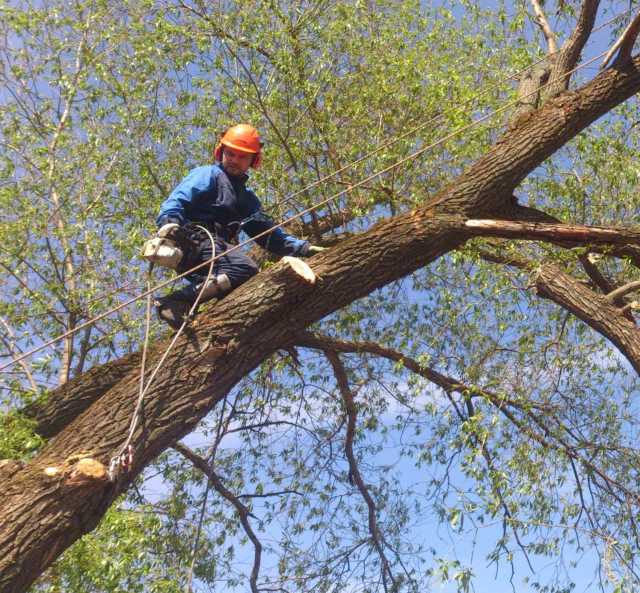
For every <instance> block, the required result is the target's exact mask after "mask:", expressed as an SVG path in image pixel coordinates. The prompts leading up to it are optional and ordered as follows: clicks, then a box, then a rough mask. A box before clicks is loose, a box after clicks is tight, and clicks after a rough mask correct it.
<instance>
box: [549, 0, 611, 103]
mask: <svg viewBox="0 0 640 593" xmlns="http://www.w3.org/2000/svg"><path fill="white" fill-rule="evenodd" d="M599 5H600V0H583V2H582V7H581V9H580V16H579V17H578V22H577V23H576V26H575V29H574V30H573V32H572V33H571V35H570V37H569V39H567V41H566V42H565V43H564V45H563V46H562V49H561V50H560V51H559V52H557V53H555V54H553V55H552V56H550V58H549V59H550V63H551V72H550V74H549V84H548V85H547V86H546V88H545V89H544V90H543V91H542V97H543V102H544V101H546V100H548V99H551V98H553V97H557V96H558V95H559V94H560V93H562V92H563V91H565V90H566V89H567V88H569V81H570V76H568V73H569V72H571V70H573V68H575V65H576V64H577V63H578V60H579V59H580V54H581V53H582V48H583V47H584V45H585V43H586V42H587V40H588V39H589V36H590V35H591V30H592V29H593V24H594V23H595V20H596V15H597V13H598V6H599Z"/></svg>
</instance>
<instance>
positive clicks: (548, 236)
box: [465, 219, 640, 245]
mask: <svg viewBox="0 0 640 593" xmlns="http://www.w3.org/2000/svg"><path fill="white" fill-rule="evenodd" d="M465 226H466V227H467V228H468V229H470V230H471V231H472V232H475V233H477V234H478V235H479V236H484V237H502V238H505V239H523V240H531V241H550V242H552V243H571V244H574V245H596V244H600V245H640V228H630V227H599V226H584V225H575V224H549V223H526V222H515V221H507V220H478V219H471V220H467V221H466V222H465Z"/></svg>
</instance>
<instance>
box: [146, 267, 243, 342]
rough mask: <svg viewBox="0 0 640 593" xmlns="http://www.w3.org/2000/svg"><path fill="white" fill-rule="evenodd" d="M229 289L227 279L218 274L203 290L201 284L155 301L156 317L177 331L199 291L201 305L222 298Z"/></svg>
mask: <svg viewBox="0 0 640 593" xmlns="http://www.w3.org/2000/svg"><path fill="white" fill-rule="evenodd" d="M231 288H232V287H231V282H230V281H229V277H228V276H227V275H226V274H219V275H218V276H213V277H212V278H210V279H209V282H207V287H206V288H205V289H204V290H202V283H201V284H198V285H196V286H193V285H191V286H190V287H188V288H185V289H183V290H178V291H176V292H172V293H169V294H168V295H166V296H163V297H160V298H158V299H156V300H155V305H156V311H157V313H158V317H159V318H160V319H161V320H162V321H164V322H165V323H167V324H169V325H170V326H171V327H172V328H173V329H175V330H178V329H180V326H181V325H182V324H183V323H184V321H185V319H186V316H187V313H189V309H191V306H192V305H193V303H195V301H196V299H197V298H198V295H199V294H200V291H202V294H201V296H200V302H199V304H202V303H206V302H207V301H210V300H211V299H214V298H218V299H220V298H222V297H223V296H225V295H226V294H227V293H229V292H231ZM186 293H189V294H186ZM194 313H195V311H194Z"/></svg>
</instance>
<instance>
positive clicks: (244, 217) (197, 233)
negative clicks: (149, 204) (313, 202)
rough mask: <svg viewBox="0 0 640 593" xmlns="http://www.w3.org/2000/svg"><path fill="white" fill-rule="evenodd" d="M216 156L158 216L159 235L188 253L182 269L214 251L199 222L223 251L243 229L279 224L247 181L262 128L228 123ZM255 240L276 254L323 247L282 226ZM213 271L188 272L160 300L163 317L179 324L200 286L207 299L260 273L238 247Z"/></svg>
mask: <svg viewBox="0 0 640 593" xmlns="http://www.w3.org/2000/svg"><path fill="white" fill-rule="evenodd" d="M214 158H215V161H216V162H215V163H214V164H213V165H205V166H202V167H196V168H195V169H193V170H192V171H191V172H190V173H189V174H188V175H187V176H186V177H185V178H184V179H183V180H182V181H181V182H180V184H179V185H178V186H177V187H176V188H175V189H174V190H173V192H171V194H170V195H169V197H168V198H167V199H166V200H165V201H164V202H163V204H162V206H161V207H160V214H159V215H158V218H157V220H156V222H157V225H158V227H159V230H158V235H159V236H160V237H165V238H169V239H171V240H173V241H175V242H176V243H177V244H178V245H179V246H180V247H182V249H183V251H184V252H185V255H184V257H183V259H182V261H181V262H180V264H179V266H178V270H179V271H181V272H182V271H186V270H189V269H191V268H193V267H194V266H197V265H198V264H202V263H204V262H206V261H207V260H210V259H211V257H212V255H213V250H212V246H211V241H210V239H209V237H208V236H207V235H206V233H203V232H202V231H201V230H200V229H198V228H197V226H196V225H199V226H202V227H205V228H207V229H208V230H209V232H210V233H211V235H212V236H213V237H214V242H215V253H216V254H218V255H219V254H222V253H224V252H225V251H227V250H228V249H230V247H231V245H232V244H234V243H237V235H238V232H239V231H240V230H242V231H244V232H245V233H247V234H248V235H249V236H250V237H256V236H257V235H261V234H262V233H265V231H268V230H269V229H271V228H272V227H273V226H274V222H273V221H272V220H271V219H270V218H269V217H268V216H266V215H265V214H264V213H263V212H262V207H261V204H260V200H258V198H257V197H256V195H255V194H254V193H253V192H252V191H251V190H249V189H247V187H246V185H245V184H246V181H247V179H248V176H247V171H248V170H249V168H251V167H253V168H254V169H257V168H258V167H259V166H260V161H261V160H262V142H261V140H260V136H259V134H258V131H257V130H256V129H255V128H254V127H252V126H250V125H248V124H239V125H236V126H233V127H231V128H229V129H228V130H227V131H226V132H225V134H224V135H223V137H222V139H221V140H220V142H219V143H218V145H217V146H216V148H215V150H214ZM256 242H257V243H258V244H259V245H260V246H261V247H263V248H265V249H267V250H269V251H271V252H272V253H275V254H276V255H302V256H306V255H312V254H313V253H317V252H319V251H321V250H322V247H317V246H314V245H310V244H309V242H308V241H304V240H302V239H298V238H296V237H294V236H292V235H289V234H287V233H285V232H284V231H283V230H282V229H281V228H276V229H273V231H271V232H270V233H268V234H264V235H262V236H258V237H257V238H256ZM208 271H209V268H208V267H207V266H203V267H202V268H200V269H199V270H196V271H195V272H194V273H192V274H190V275H189V276H187V279H188V281H189V284H188V286H186V287H184V288H182V289H180V290H177V291H174V292H172V293H170V294H168V295H166V296H164V297H161V298H159V299H157V300H156V307H157V312H158V317H160V319H162V320H163V321H165V322H166V323H168V324H169V325H170V326H171V327H173V328H174V329H177V328H179V327H180V325H181V324H182V323H183V321H184V318H185V315H186V314H187V312H188V311H189V309H190V308H191V306H192V305H193V303H194V302H195V300H196V298H197V296H198V294H199V293H200V291H201V290H202V291H203V292H202V297H201V299H202V301H203V302H204V301H207V300H210V299H213V298H221V297H223V296H224V295H226V294H228V293H229V292H231V291H232V290H233V289H234V288H236V287H238V286H240V284H242V283H244V282H246V281H247V280H248V279H249V278H251V277H252V276H253V275H255V274H257V273H258V267H257V266H256V264H255V262H254V261H253V260H252V259H251V258H250V257H248V256H247V255H245V254H244V253H242V252H241V251H240V250H235V251H233V252H231V253H227V254H225V255H223V256H222V257H220V258H219V259H218V260H216V261H215V263H214V267H213V272H212V275H211V278H209V280H208V281H207V276H208ZM205 282H206V283H207V284H206V286H203V285H204V283H205Z"/></svg>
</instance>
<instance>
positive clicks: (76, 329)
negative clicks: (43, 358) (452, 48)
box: [0, 50, 608, 371]
mask: <svg viewBox="0 0 640 593" xmlns="http://www.w3.org/2000/svg"><path fill="white" fill-rule="evenodd" d="M607 51H608V50H605V51H603V52H601V53H600V54H598V55H597V56H595V57H593V58H591V59H590V60H588V61H586V62H583V63H582V64H579V65H578V66H576V67H575V68H573V69H571V70H569V71H568V72H566V73H565V74H563V78H566V77H568V76H570V75H571V74H573V73H575V72H577V71H579V70H581V69H582V68H586V67H587V66H589V65H591V64H592V63H593V62H595V61H596V60H598V59H600V58H601V57H603V56H604V55H605V54H606V53H607ZM550 82H551V81H548V82H546V83H544V84H542V85H540V87H539V88H537V89H535V90H534V91H531V92H530V93H527V94H526V95H524V96H522V97H518V98H517V99H515V100H513V101H510V102H508V103H506V104H505V105H503V106H502V107H500V108H498V109H496V110H494V111H492V112H490V113H488V114H486V115H484V116H482V117H480V118H478V119H477V120H474V121H472V122H471V123H469V124H467V125H465V126H462V127H460V128H457V129H456V130H454V131H452V132H450V133H449V134H447V135H445V136H444V137H442V138H440V139H439V140H436V141H434V142H432V143H431V144H428V145H426V146H424V147H422V148H420V149H418V150H416V151H415V152H413V153H411V154H409V155H408V156H406V157H404V158H402V159H400V160H399V161H396V162H395V163H393V164H391V165H389V166H387V167H385V168H383V169H380V170H379V171H376V172H374V173H372V174H371V175H369V176H367V177H366V178H364V179H361V180H360V181H357V182H355V183H354V184H353V185H350V186H349V187H348V188H346V189H344V190H341V191H339V192H337V193H335V194H332V195H331V196H329V197H328V198H326V199H324V200H322V201H320V202H318V203H317V204H314V205H313V206H310V207H309V208H306V209H305V210H303V211H301V212H298V213H297V214H295V215H293V216H291V217H289V218H287V219H285V220H283V221H282V222H280V223H278V224H276V225H274V226H273V227H271V228H270V229H268V230H266V231H264V232H262V233H259V234H257V235H255V236H254V237H251V238H249V239H247V240H245V241H242V242H240V243H238V244H237V245H234V246H233V247H231V248H230V249H228V250H227V251H225V252H223V253H221V254H220V255H218V256H215V258H213V260H211V261H215V260H217V259H218V258H220V257H223V256H225V255H226V254H228V253H231V252H233V251H235V250H236V249H240V248H241V247H243V246H245V245H247V244H249V243H251V242H253V241H255V240H256V239H259V238H261V237H264V236H266V235H268V234H270V233H271V232H273V231H274V230H276V229H278V228H281V227H283V226H285V225H287V224H289V223H291V222H293V221H294V220H297V219H299V218H302V217H303V216H304V215H306V214H309V213H310V212H313V211H315V210H317V209H319V208H321V207H322V206H325V205H326V204H328V203H330V202H332V201H334V200H336V199H337V198H339V197H341V196H343V195H346V194H349V193H351V192H352V191H353V190H354V189H357V188H358V187H361V186H363V185H365V184H367V183H368V182H370V181H372V180H373V179H376V178H378V177H380V176H381V175H384V174H385V173H388V172H390V171H392V170H394V169H397V168H398V167H400V166H401V165H403V164H404V163H406V162H408V161H411V160H415V159H416V158H417V157H419V156H420V155H422V154H424V153H425V152H427V151H429V150H432V149H433V148H436V147H437V146H439V145H441V144H443V143H444V142H446V141H447V140H450V139H452V138H454V137H456V136H458V135H460V134H462V133H463V132H466V131H467V130H470V129H472V128H474V127H476V126H478V125H479V124H481V123H483V122H484V121H486V120H488V119H490V118H492V117H494V116H496V115H498V114H500V113H503V112H504V111H506V110H507V109H509V108H511V107H513V106H515V105H517V104H518V103H520V102H522V100H523V99H526V98H528V97H530V96H533V95H535V94H537V93H538V92H540V89H543V88H545V87H546V86H548V85H549V84H550ZM208 263H209V261H205V262H203V263H201V264H199V265H197V266H194V267H193V268H191V269H190V270H187V271H186V272H184V273H182V274H180V275H178V276H176V277H174V278H172V279H169V280H166V281H164V282H161V283H160V284H157V285H156V286H155V287H153V288H151V289H149V290H146V291H145V292H143V293H141V294H138V295H136V296H134V297H132V298H131V299H129V300H127V301H125V302H124V303H121V304H120V305H118V306H116V307H113V308H112V309H109V310H107V311H105V312H103V313H101V314H100V315H97V316H95V317H93V318H91V319H88V320H87V321H86V322H84V323H81V324H80V325H78V326H76V327H74V328H73V329H71V330H69V331H67V332H64V333H63V334H60V335H59V336H57V337H55V338H52V339H51V340H49V341H47V342H45V343H44V344H41V345H40V346H38V347H36V348H33V349H32V350H29V351H27V352H24V353H22V354H21V355H20V356H19V357H17V358H14V359H13V360H11V361H9V362H8V363H6V364H4V365H3V366H1V367H0V371H4V370H5V369H7V368H9V367H11V366H13V365H14V364H16V363H17V362H20V361H21V360H24V359H25V358H28V357H29V356H32V355H33V354H35V353H36V352H40V351H41V350H44V349H45V348H48V347H49V346H51V345H53V344H55V343H56V342H59V341H60V340H63V339H65V338H67V337H69V336H72V335H74V334H75V333H77V332H79V331H81V330H82V329H84V328H86V327H88V326H90V325H93V324H94V323H96V322H97V321H100V320H101V319H104V318H105V317H107V316H109V315H111V314H112V313H115V312H116V311H119V310H121V309H124V308H125V307H128V306H129V305H131V304H132V303H135V302H136V301H138V300H140V299H142V298H144V297H146V296H147V295H149V294H151V293H153V292H155V291H156V290H159V289H160V288H164V287H165V286H167V285H168V284H170V283H172V282H174V281H175V280H178V279H180V278H184V277H185V276H187V275H189V274H191V273H193V272H194V271H196V270H198V269H200V268H202V267H204V266H206V265H207V264H208Z"/></svg>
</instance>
